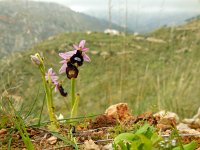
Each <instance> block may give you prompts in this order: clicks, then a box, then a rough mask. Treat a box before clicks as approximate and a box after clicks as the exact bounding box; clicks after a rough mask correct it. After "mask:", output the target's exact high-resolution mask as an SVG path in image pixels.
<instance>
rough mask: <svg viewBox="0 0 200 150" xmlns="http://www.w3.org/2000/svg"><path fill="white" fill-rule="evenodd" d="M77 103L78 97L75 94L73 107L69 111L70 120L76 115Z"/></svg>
mask: <svg viewBox="0 0 200 150" xmlns="http://www.w3.org/2000/svg"><path fill="white" fill-rule="evenodd" d="M79 101H80V95H79V94H77V95H76V100H75V102H74V105H73V107H72V110H71V118H74V117H76V115H77V109H78V104H79Z"/></svg>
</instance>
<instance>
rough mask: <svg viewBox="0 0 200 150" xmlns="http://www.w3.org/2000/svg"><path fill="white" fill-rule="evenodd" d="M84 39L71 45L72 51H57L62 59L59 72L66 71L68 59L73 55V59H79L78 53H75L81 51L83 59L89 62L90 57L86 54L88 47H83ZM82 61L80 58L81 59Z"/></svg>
mask: <svg viewBox="0 0 200 150" xmlns="http://www.w3.org/2000/svg"><path fill="white" fill-rule="evenodd" d="M85 42H86V41H85V40H82V41H81V42H80V43H79V45H75V44H74V45H73V47H74V50H73V51H69V52H65V53H59V56H60V57H61V58H62V59H63V60H62V61H61V62H60V63H61V64H62V66H61V68H60V70H59V73H60V74H61V73H64V72H66V68H67V62H68V61H70V59H71V58H72V57H73V56H74V55H75V56H74V57H73V58H74V60H75V61H78V60H80V59H81V57H80V55H79V56H76V54H77V53H79V52H81V56H82V57H83V60H84V61H87V62H90V61H91V60H90V58H89V56H88V55H86V52H87V51H88V50H89V48H86V47H85ZM81 61H82V60H81Z"/></svg>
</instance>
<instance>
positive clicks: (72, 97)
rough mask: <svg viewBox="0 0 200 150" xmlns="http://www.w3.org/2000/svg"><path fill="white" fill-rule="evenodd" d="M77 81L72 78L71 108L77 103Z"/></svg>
mask: <svg viewBox="0 0 200 150" xmlns="http://www.w3.org/2000/svg"><path fill="white" fill-rule="evenodd" d="M75 82H76V79H75V78H72V79H71V108H73V106H74V103H75Z"/></svg>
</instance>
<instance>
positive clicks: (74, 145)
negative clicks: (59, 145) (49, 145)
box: [51, 132, 78, 150]
mask: <svg viewBox="0 0 200 150" xmlns="http://www.w3.org/2000/svg"><path fill="white" fill-rule="evenodd" d="M51 134H52V135H54V136H56V137H57V138H59V139H61V140H62V141H63V142H64V143H65V144H69V145H71V146H73V147H74V148H75V150H78V147H77V145H76V144H75V143H74V142H72V141H70V140H68V139H66V138H65V137H63V136H61V135H60V134H58V133H57V132H51Z"/></svg>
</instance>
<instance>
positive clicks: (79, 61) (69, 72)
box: [31, 40, 91, 131]
mask: <svg viewBox="0 0 200 150" xmlns="http://www.w3.org/2000/svg"><path fill="white" fill-rule="evenodd" d="M85 43H86V41H85V40H82V41H81V42H80V43H79V45H73V48H74V50H73V51H69V52H65V53H59V56H60V57H61V58H62V59H63V60H62V61H61V62H60V63H61V64H62V66H61V68H60V70H59V74H62V73H66V76H67V78H68V79H70V80H71V116H70V117H71V118H73V117H76V114H77V108H78V104H79V100H80V96H79V94H75V83H76V82H75V81H76V78H77V77H78V73H79V70H78V68H79V67H80V66H82V65H83V62H84V61H87V62H90V61H91V60H90V58H89V57H88V56H87V54H86V52H87V51H88V50H89V49H88V48H86V47H85ZM31 60H32V62H33V63H34V64H36V65H37V66H38V68H39V70H40V72H41V76H42V81H43V85H44V89H45V93H46V101H47V108H48V114H49V119H50V121H51V125H50V129H51V130H53V131H57V130H58V129H59V123H58V121H57V119H56V115H55V112H54V105H53V94H52V93H53V89H55V91H59V92H60V94H61V95H62V96H64V97H66V96H67V95H68V94H67V92H65V90H64V88H63V87H62V84H61V83H59V81H58V79H59V78H58V76H56V73H55V72H54V71H53V68H50V69H48V71H47V72H46V70H45V65H44V61H43V58H42V57H41V56H40V55H39V54H38V53H36V54H35V55H31Z"/></svg>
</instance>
